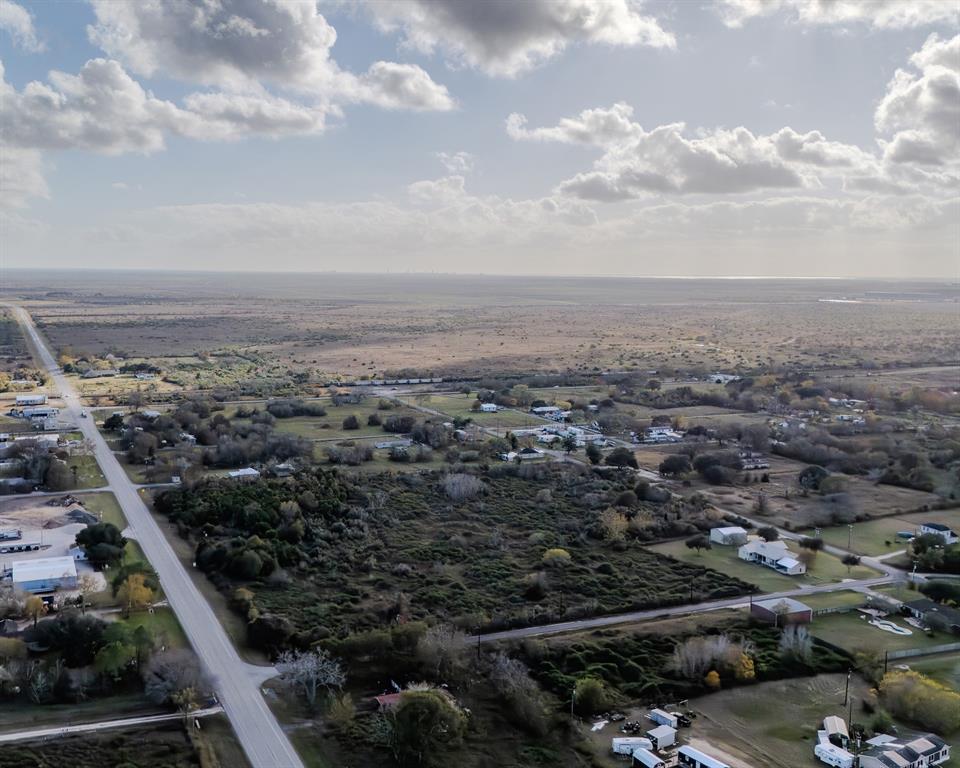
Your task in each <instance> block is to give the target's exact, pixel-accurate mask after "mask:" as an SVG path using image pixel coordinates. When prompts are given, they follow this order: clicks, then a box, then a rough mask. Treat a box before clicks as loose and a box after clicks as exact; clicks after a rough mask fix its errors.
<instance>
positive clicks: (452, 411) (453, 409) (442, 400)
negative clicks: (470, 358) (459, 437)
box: [410, 395, 553, 429]
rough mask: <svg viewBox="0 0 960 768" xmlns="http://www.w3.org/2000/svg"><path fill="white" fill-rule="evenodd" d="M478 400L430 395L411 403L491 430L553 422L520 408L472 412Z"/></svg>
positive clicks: (536, 425)
mask: <svg viewBox="0 0 960 768" xmlns="http://www.w3.org/2000/svg"><path fill="white" fill-rule="evenodd" d="M476 400H477V398H476V395H428V396H426V397H421V398H417V399H415V400H412V401H410V402H415V404H416V405H421V406H423V407H425V408H431V409H433V410H435V411H440V412H441V413H443V414H445V415H446V416H449V417H450V418H451V419H454V418H461V419H472V420H473V423H474V424H477V425H479V426H481V427H488V428H491V429H511V428H514V427H540V426H543V425H546V424H552V423H553V422H551V421H547V420H546V419H541V418H539V417H537V416H534V415H533V414H531V413H526V412H525V411H523V410H522V409H519V408H504V409H503V410H500V411H497V412H496V413H481V412H480V411H473V410H471V406H472V405H473V403H475V402H476Z"/></svg>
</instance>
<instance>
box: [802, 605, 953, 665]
mask: <svg viewBox="0 0 960 768" xmlns="http://www.w3.org/2000/svg"><path fill="white" fill-rule="evenodd" d="M863 616H865V614H862V613H860V612H858V611H851V612H850V613H832V614H829V615H827V616H818V617H816V618H815V619H814V620H813V624H811V625H810V630H811V632H812V633H813V635H814V636H815V637H819V638H820V639H821V640H826V641H827V642H829V643H833V644H834V645H837V646H840V647H841V648H844V649H846V650H848V651H850V653H856V652H857V651H877V652H880V653H882V652H883V651H895V650H905V649H909V648H931V647H933V646H937V645H943V644H944V643H949V642H951V640H952V639H953V638H952V637H951V636H950V635H947V634H943V633H935V634H933V635H927V634H925V633H924V632H922V631H920V630H919V629H917V628H916V627H911V626H910V625H909V624H906V623H905V622H904V621H903V620H902V619H899V618H892V617H891V618H888V620H889V621H893V623H894V624H897V625H898V626H901V627H904V628H905V629H909V630H912V632H913V634H910V635H895V634H893V633H891V632H885V631H883V630H882V629H879V628H878V627H875V626H873V625H871V624H868V623H867V619H866V618H861V617H863ZM907 663H908V664H909V663H910V662H909V660H907Z"/></svg>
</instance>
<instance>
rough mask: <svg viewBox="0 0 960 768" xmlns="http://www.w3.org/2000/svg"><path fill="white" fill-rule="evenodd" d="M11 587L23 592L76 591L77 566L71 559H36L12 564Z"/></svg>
mask: <svg viewBox="0 0 960 768" xmlns="http://www.w3.org/2000/svg"><path fill="white" fill-rule="evenodd" d="M13 585H14V586H15V587H17V588H18V589H22V590H23V591H25V592H33V593H38V592H53V591H54V590H57V589H76V587H77V566H76V563H74V561H73V558H72V557H38V558H36V559H35V560H17V561H15V562H14V564H13Z"/></svg>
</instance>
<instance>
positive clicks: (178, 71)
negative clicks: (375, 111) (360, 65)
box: [88, 0, 454, 110]
mask: <svg viewBox="0 0 960 768" xmlns="http://www.w3.org/2000/svg"><path fill="white" fill-rule="evenodd" d="M93 10H94V13H95V14H96V19H97V22H96V24H93V25H91V26H89V27H88V35H89V37H90V40H91V42H93V43H94V44H95V45H98V46H100V47H101V48H102V49H103V50H104V51H106V52H107V53H108V54H109V55H110V56H112V57H114V58H117V59H119V60H120V61H122V62H124V63H125V64H126V65H127V66H128V67H129V68H130V69H131V70H132V71H133V72H135V73H136V74H138V75H143V76H146V77H152V76H155V75H164V76H167V77H173V78H176V79H178V80H181V81H184V82H189V83H199V84H202V85H207V86H217V87H219V88H221V89H224V90H227V91H238V92H244V93H254V94H256V93H262V92H264V91H265V89H267V88H271V87H272V88H279V89H281V90H286V91H292V92H296V93H297V94H300V95H301V96H303V97H309V98H310V99H311V100H312V101H314V102H316V104H317V105H319V106H320V108H324V107H325V106H326V105H329V104H330V103H350V102H366V103H371V104H375V105H377V106H380V107H384V108H387V109H412V110H448V109H452V108H453V106H454V103H453V100H452V99H451V98H450V95H449V94H448V93H447V89H446V88H445V87H444V86H442V85H439V84H437V83H435V82H433V80H432V79H431V78H430V75H428V74H427V73H426V72H425V71H424V70H423V69H421V68H420V67H418V66H415V65H413V64H397V63H394V62H387V61H378V62H375V63H373V64H372V65H371V66H370V67H369V69H368V70H367V72H365V73H363V74H361V75H356V74H353V73H350V72H347V71H345V70H342V69H341V68H340V67H339V65H338V64H337V62H336V61H335V60H334V59H333V57H332V55H331V49H332V48H333V45H334V43H335V42H336V40H337V33H336V30H335V29H334V28H333V27H332V26H331V25H330V24H329V23H328V22H327V20H326V19H325V18H324V17H323V15H321V14H320V13H319V12H318V10H317V8H316V4H315V3H310V2H274V1H273V0H217V1H216V2H204V3H180V2H164V1H163V0H141V1H140V2H135V3H122V2H121V3H118V2H115V0H93Z"/></svg>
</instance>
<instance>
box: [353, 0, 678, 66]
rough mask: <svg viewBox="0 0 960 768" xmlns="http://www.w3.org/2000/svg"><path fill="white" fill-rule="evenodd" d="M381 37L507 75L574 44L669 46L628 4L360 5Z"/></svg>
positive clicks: (566, 0)
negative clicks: (392, 36)
mask: <svg viewBox="0 0 960 768" xmlns="http://www.w3.org/2000/svg"><path fill="white" fill-rule="evenodd" d="M366 6H367V8H368V10H369V12H370V14H371V15H372V17H373V19H374V20H375V22H376V23H377V25H378V26H379V27H380V28H381V29H382V30H383V31H385V32H390V33H393V32H397V31H399V32H400V33H401V34H402V36H403V44H404V45H406V46H408V47H410V48H413V49H416V50H418V51H420V52H422V53H427V54H432V53H434V52H436V51H439V52H441V53H442V54H443V55H444V56H446V58H447V60H448V61H449V62H451V63H452V64H454V65H457V66H467V67H471V68H474V69H479V70H482V71H484V72H486V73H487V74H489V75H493V76H498V77H515V76H516V75H518V74H520V73H522V72H525V71H527V70H529V69H532V68H533V67H536V66H537V65H538V64H541V63H542V62H544V61H546V60H548V59H550V58H552V57H554V56H556V55H558V54H559V53H560V52H561V51H563V50H564V49H565V48H566V47H567V46H568V45H570V44H574V43H598V44H605V45H613V46H640V45H642V46H650V47H654V48H673V47H675V46H676V39H675V38H674V36H673V35H672V34H671V33H669V32H667V31H665V30H664V29H663V28H661V26H660V24H659V23H658V22H657V20H656V19H654V18H653V17H651V16H645V15H643V14H642V13H641V12H640V11H639V10H638V6H637V4H636V3H634V2H631V0H524V1H523V2H516V1H515V0H485V2H482V3H476V2H470V0H367V3H366Z"/></svg>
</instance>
